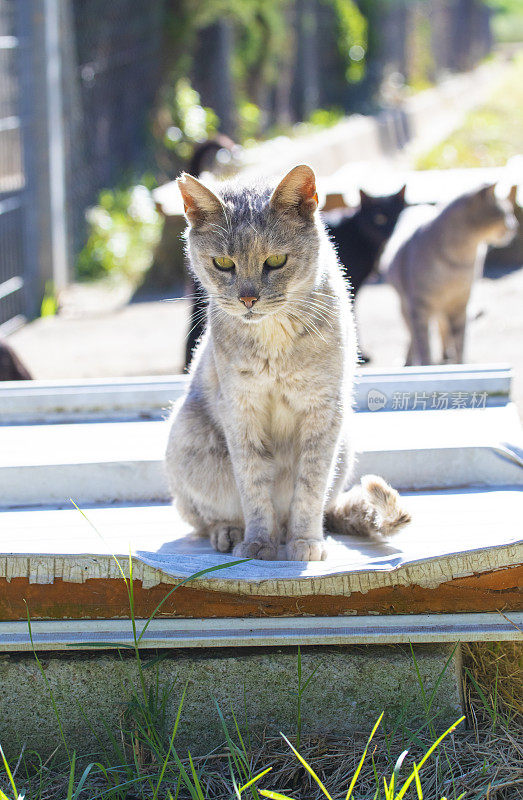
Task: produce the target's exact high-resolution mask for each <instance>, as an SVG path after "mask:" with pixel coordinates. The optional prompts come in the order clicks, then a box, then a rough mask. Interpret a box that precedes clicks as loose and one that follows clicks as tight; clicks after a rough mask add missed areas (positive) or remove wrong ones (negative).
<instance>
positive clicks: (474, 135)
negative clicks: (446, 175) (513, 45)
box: [416, 55, 523, 169]
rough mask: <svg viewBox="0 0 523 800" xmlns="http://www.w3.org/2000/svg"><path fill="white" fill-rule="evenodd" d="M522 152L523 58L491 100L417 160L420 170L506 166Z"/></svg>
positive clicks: (471, 112)
mask: <svg viewBox="0 0 523 800" xmlns="http://www.w3.org/2000/svg"><path fill="white" fill-rule="evenodd" d="M522 152H523V56H522V55H520V56H519V57H518V58H517V59H515V61H514V63H513V64H512V65H511V66H510V67H509V68H508V71H507V72H506V74H505V75H504V77H503V78H502V79H501V81H500V83H499V85H498V86H497V87H496V90H495V91H494V92H493V94H492V96H491V98H490V99H489V100H488V101H487V102H486V103H484V104H483V105H482V106H480V107H479V108H476V109H474V110H473V111H470V112H469V113H468V114H467V116H466V118H465V121H464V123H463V124H462V125H461V126H460V127H459V128H458V129H457V130H456V131H454V132H453V133H451V134H450V136H448V137H447V138H446V139H445V140H444V141H443V142H441V143H440V144H438V145H436V147H434V148H433V149H432V150H430V151H429V152H428V153H426V154H425V155H423V156H422V157H421V158H419V159H418V162H417V164H416V166H417V168H418V169H448V168H451V167H496V166H504V165H505V164H506V162H507V160H508V159H509V158H511V157H512V156H515V155H518V154H519V153H522Z"/></svg>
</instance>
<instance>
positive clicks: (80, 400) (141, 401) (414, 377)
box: [0, 365, 512, 422]
mask: <svg viewBox="0 0 523 800" xmlns="http://www.w3.org/2000/svg"><path fill="white" fill-rule="evenodd" d="M511 379H512V370H511V368H510V367H507V366H505V365H492V366H491V365H485V366H482V367H481V368H477V367H474V368H467V367H461V368H460V369H459V370H458V369H452V368H450V369H448V368H447V367H443V368H437V367H427V368H424V367H421V368H419V367H417V368H404V369H402V370H396V371H395V370H390V371H378V370H373V371H372V372H371V371H370V370H369V372H368V374H367V373H366V372H359V371H358V373H357V381H356V389H355V399H356V409H357V410H358V411H369V410H374V408H375V406H373V407H372V409H370V408H369V392H375V393H376V392H377V393H378V394H379V393H381V394H382V395H383V398H384V400H382V402H383V405H378V408H377V410H381V411H387V410H392V407H393V406H394V402H393V398H394V395H395V394H398V393H401V394H404V393H406V392H407V393H409V392H410V393H411V394H412V395H414V393H415V392H417V393H418V394H422V393H425V394H427V395H428V393H429V392H433V391H437V392H439V393H442V392H445V393H446V394H449V395H450V394H451V393H452V392H454V393H457V392H468V393H469V395H472V393H473V392H476V393H478V395H479V393H482V392H484V393H486V394H487V396H488V397H487V399H486V405H503V404H505V403H506V402H507V400H508V396H509V392H510V383H511ZM187 384H188V376H185V375H172V376H166V377H164V378H161V379H151V378H125V379H120V380H117V379H115V380H106V379H105V380H99V379H95V380H81V381H79V380H77V381H74V380H72V381H27V382H24V385H23V386H20V385H19V382H15V383H5V384H4V385H3V387H2V393H1V395H0V413H1V415H2V420H3V421H4V422H8V421H13V422H16V421H19V420H24V421H26V422H29V421H31V420H35V421H42V420H45V421H47V422H50V421H51V420H52V419H54V418H55V417H56V418H57V419H59V421H62V422H63V421H66V420H71V421H73V420H76V419H82V418H87V417H89V416H90V415H93V416H96V418H99V419H101V418H104V419H118V418H122V415H124V416H125V415H129V417H130V418H137V417H141V416H143V414H147V415H148V416H149V417H150V418H151V417H163V416H164V411H165V409H166V408H168V407H169V406H170V404H171V403H172V402H173V401H174V400H176V399H177V398H178V397H181V396H182V394H183V393H184V391H185V390H186V387H187ZM379 399H380V398H379V396H378V401H379ZM450 407H451V406H450V405H449V408H450ZM57 409H59V410H57Z"/></svg>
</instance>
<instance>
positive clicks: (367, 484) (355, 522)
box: [325, 475, 411, 541]
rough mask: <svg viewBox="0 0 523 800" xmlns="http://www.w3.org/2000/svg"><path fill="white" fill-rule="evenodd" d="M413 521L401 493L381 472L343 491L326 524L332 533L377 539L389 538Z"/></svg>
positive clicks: (326, 518) (329, 512)
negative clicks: (403, 506) (404, 506)
mask: <svg viewBox="0 0 523 800" xmlns="http://www.w3.org/2000/svg"><path fill="white" fill-rule="evenodd" d="M410 521H411V516H410V514H409V513H408V512H407V511H405V510H404V509H403V508H402V507H401V498H400V496H399V494H398V492H397V491H396V490H395V489H393V488H392V486H390V485H389V484H388V483H387V481H385V480H383V478H380V477H379V476H378V475H364V476H363V477H362V478H361V481H360V483H359V484H357V485H356V486H353V487H352V489H350V490H349V491H348V492H341V494H340V495H339V496H338V498H337V500H336V503H335V504H334V506H331V508H329V509H328V510H327V511H326V513H325V525H326V528H327V530H328V531H330V532H331V533H341V534H344V535H348V536H366V537H368V538H370V539H374V540H376V541H383V540H384V539H388V538H389V537H390V536H393V535H394V534H395V533H398V531H400V530H401V528H403V527H405V525H408V523H409V522H410Z"/></svg>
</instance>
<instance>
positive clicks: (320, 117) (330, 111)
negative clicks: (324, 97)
mask: <svg viewBox="0 0 523 800" xmlns="http://www.w3.org/2000/svg"><path fill="white" fill-rule="evenodd" d="M343 116H344V113H343V110H342V109H341V108H337V107H336V106H334V107H332V108H317V109H316V110H315V111H313V112H312V114H311V115H310V117H309V122H310V124H311V125H314V126H315V127H318V128H330V127H332V126H333V125H336V123H337V122H339V121H340V120H341V119H343Z"/></svg>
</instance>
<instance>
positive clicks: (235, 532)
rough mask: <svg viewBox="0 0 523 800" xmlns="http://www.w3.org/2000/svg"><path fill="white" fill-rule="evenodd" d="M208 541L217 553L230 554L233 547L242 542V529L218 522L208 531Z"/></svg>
mask: <svg viewBox="0 0 523 800" xmlns="http://www.w3.org/2000/svg"><path fill="white" fill-rule="evenodd" d="M209 539H210V540H211V544H212V546H213V547H214V549H215V550H217V551H218V553H230V551H231V550H232V549H233V547H234V546H235V545H237V544H239V543H240V542H241V541H242V539H243V529H242V528H238V527H236V526H235V525H227V523H225V522H219V523H217V524H216V525H213V527H212V528H211V529H210V531H209Z"/></svg>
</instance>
